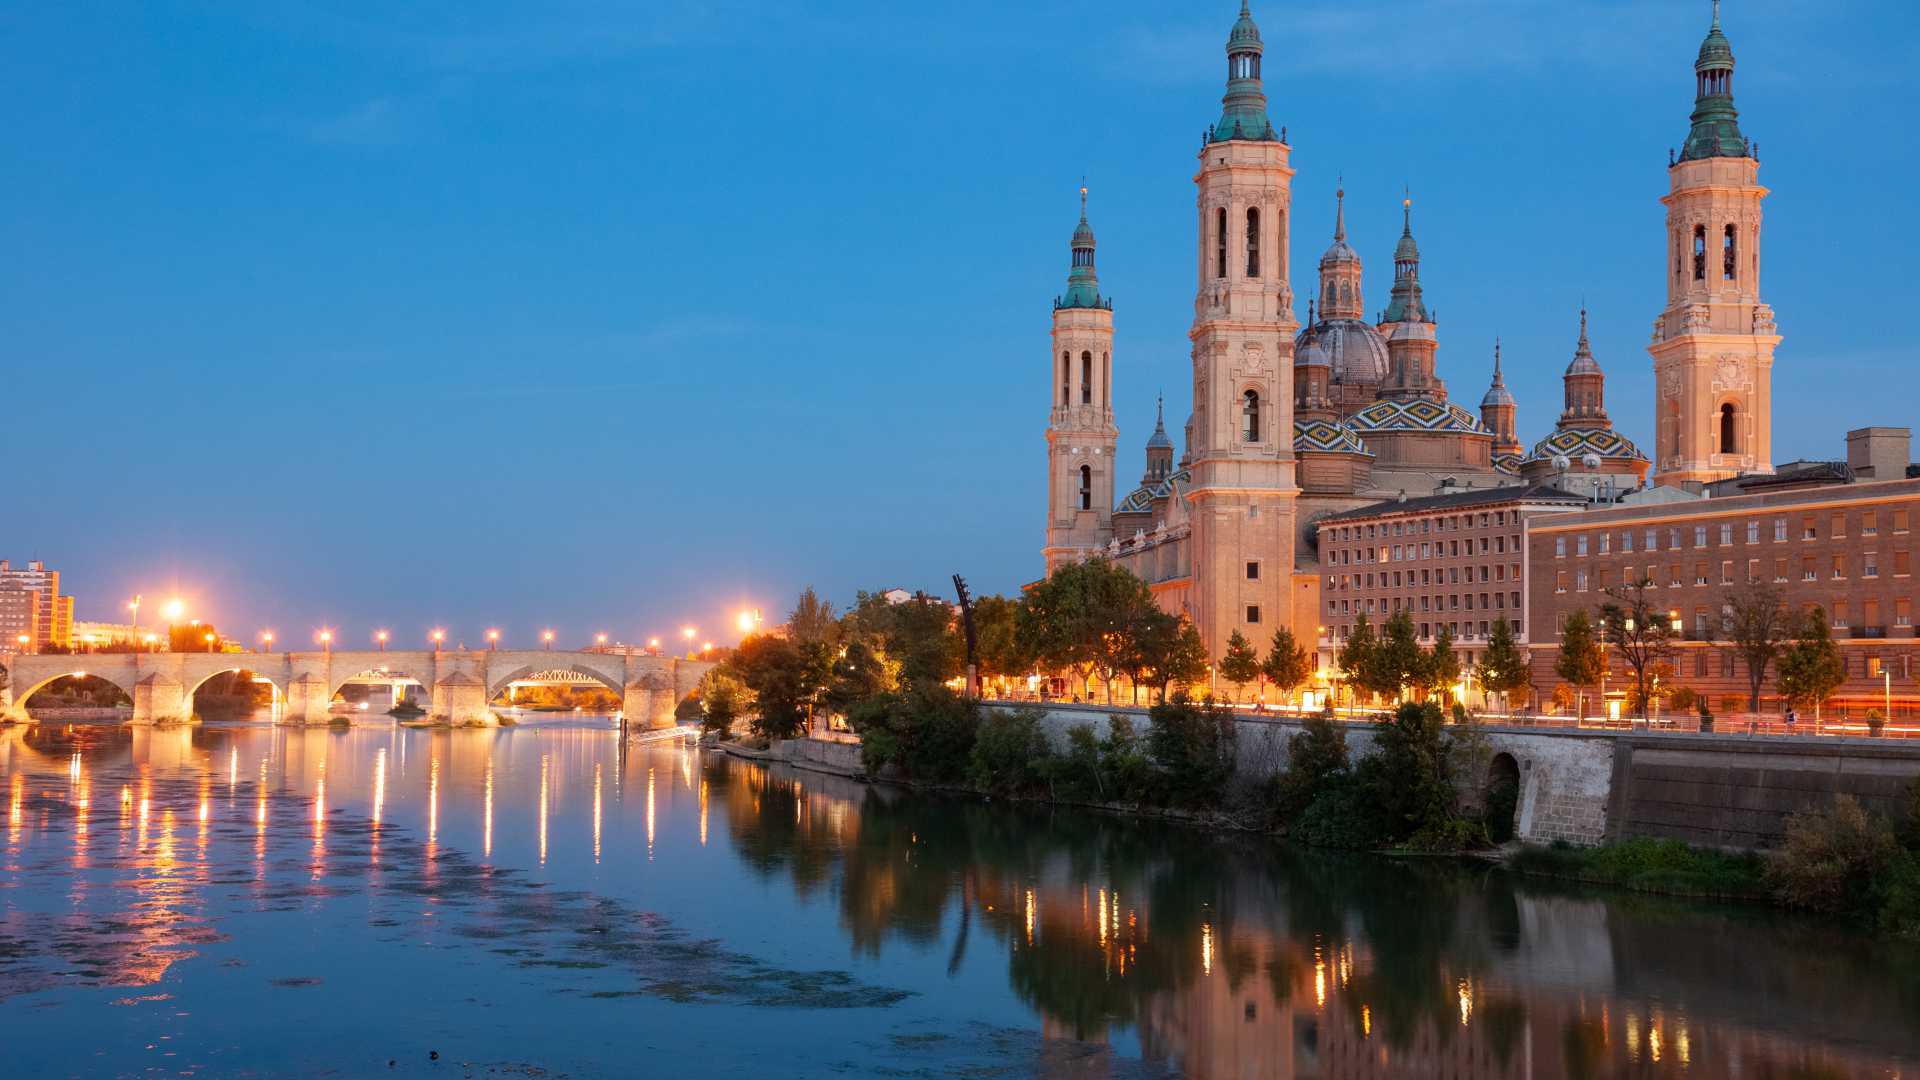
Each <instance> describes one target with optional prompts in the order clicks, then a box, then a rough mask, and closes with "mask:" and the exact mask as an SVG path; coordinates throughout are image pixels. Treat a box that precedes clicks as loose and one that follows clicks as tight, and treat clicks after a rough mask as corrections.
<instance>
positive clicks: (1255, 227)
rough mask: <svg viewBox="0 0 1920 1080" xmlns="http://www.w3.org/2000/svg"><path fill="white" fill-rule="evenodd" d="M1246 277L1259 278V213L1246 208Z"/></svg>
mask: <svg viewBox="0 0 1920 1080" xmlns="http://www.w3.org/2000/svg"><path fill="white" fill-rule="evenodd" d="M1247 276H1248V277H1250V278H1257V277H1259V276H1260V211H1259V210H1256V209H1254V208H1252V207H1248V208H1247Z"/></svg>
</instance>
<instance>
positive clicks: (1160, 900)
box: [0, 725, 1920, 1077]
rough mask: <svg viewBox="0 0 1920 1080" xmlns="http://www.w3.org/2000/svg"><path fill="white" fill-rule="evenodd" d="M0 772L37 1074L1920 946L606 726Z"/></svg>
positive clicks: (1006, 1028) (1830, 1047) (1059, 1025)
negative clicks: (786, 761) (666, 743)
mask: <svg viewBox="0 0 1920 1080" xmlns="http://www.w3.org/2000/svg"><path fill="white" fill-rule="evenodd" d="M0 770H4V772H5V773H6V786H5V791H6V793H7V830H6V837H7V844H6V849H5V852H4V856H3V858H0V866H4V869H5V874H4V876H3V877H0V1024H4V1025H5V1029H6V1030H7V1031H8V1033H9V1034H8V1043H9V1045H8V1050H9V1053H10V1055H11V1057H10V1060H13V1061H18V1062H21V1063H23V1064H24V1065H25V1066H27V1071H28V1072H32V1071H35V1070H36V1069H38V1070H39V1071H46V1070H51V1069H61V1070H65V1071H87V1072H106V1073H123V1072H135V1071H143V1070H147V1069H151V1068H168V1069H170V1070H178V1069H186V1068H198V1069H202V1070H210V1071H212V1072H214V1073H220V1072H225V1071H233V1070H237V1069H242V1068H253V1069H261V1070H265V1071H275V1070H279V1071H317V1070H321V1069H335V1070H339V1071H342V1072H345V1073H347V1074H350V1075H351V1074H359V1073H362V1072H366V1071H373V1070H375V1069H385V1068H386V1063H387V1061H388V1060H394V1061H395V1062H396V1066H395V1067H396V1069H398V1070H400V1071H407V1070H424V1069H425V1068H427V1067H428V1062H427V1058H426V1054H427V1051H428V1050H430V1049H434V1050H439V1051H441V1052H442V1053H443V1056H445V1057H446V1058H447V1059H448V1060H450V1061H460V1062H467V1063H477V1067H479V1068H482V1069H487V1068H492V1069H497V1070H502V1071H505V1070H509V1069H523V1068H535V1067H537V1068H546V1069H555V1070H560V1071H566V1072H570V1073H571V1074H573V1075H630V1074H632V1073H633V1072H634V1067H633V1063H634V1062H635V1061H637V1060H644V1061H645V1062H646V1063H647V1064H648V1066H649V1069H648V1071H652V1069H653V1068H658V1069H660V1070H661V1071H666V1070H667V1069H669V1068H672V1067H674V1066H676V1065H677V1066H678V1067H680V1068H681V1069H682V1070H683V1071H687V1070H690V1071H691V1074H707V1073H715V1072H727V1071H733V1070H739V1071H745V1072H754V1073H756V1074H758V1075H768V1074H777V1075H834V1074H846V1073H853V1074H859V1073H863V1072H867V1071H872V1070H878V1069H883V1068H885V1069H894V1070H899V1071H905V1072H909V1073H913V1074H916V1075H931V1076H944V1075H965V1074H972V1073H974V1072H977V1071H980V1070H999V1073H1000V1074H1001V1075H1028V1074H1034V1075H1062V1076H1075V1077H1079V1076H1157V1075H1171V1074H1179V1075H1185V1076H1193V1077H1239V1076H1280V1077H1289V1076H1298V1077H1311V1076H1334V1075H1354V1076H1432V1075H1442V1074H1444V1075H1460V1076H1515V1077H1518V1076H1539V1077H1561V1076H1565V1077H1581V1076H1612V1075H1625V1074H1631V1075H1687V1076H1703V1077H1721V1076H1767V1075H1804V1076H1855V1075H1859V1076H1895V1075H1898V1072H1897V1070H1899V1069H1901V1068H1902V1067H1904V1068H1905V1069H1906V1070H1907V1071H1906V1075H1907V1076H1909V1077H1911V1076H1913V1075H1915V1074H1914V1071H1913V1063H1914V1062H1915V1060H1916V1059H1920V1053H1917V1052H1916V1049H1917V1047H1916V1044H1917V1043H1920V1033H1917V1032H1916V1030H1915V1025H1914V1024H1913V1023H1912V1018H1913V1017H1914V1016H1915V1015H1920V956H1916V954H1915V953H1914V952H1913V951H1912V950H1907V949H1902V948H1898V947H1893V946H1889V945H1886V944H1885V943H1877V942H1871V941H1868V940H1866V939H1864V938H1862V937H1860V936H1858V935H1855V934H1852V933H1850V932H1845V931H1840V930H1836V929H1834V928H1831V927H1826V926H1822V925H1818V924H1813V923H1809V922H1805V921H1801V920H1793V919H1785V918H1781V917H1778V916H1776V915H1774V914H1772V913H1768V912H1760V911H1753V910H1741V909H1730V910H1717V909H1702V908H1699V907H1697V906H1689V905H1679V904H1668V903H1664V902H1661V901H1657V900H1650V899H1646V898H1632V899H1627V900H1619V899H1607V898H1597V897H1595V896H1592V895H1588V894H1583V893H1580V892H1577V891H1571V890H1566V889H1560V888H1556V887H1552V886H1542V885H1539V884H1535V883H1515V882H1513V881H1511V880H1509V879H1507V878H1506V877H1504V876H1502V875H1498V874H1493V875H1489V874H1487V873H1484V872H1476V871H1469V870H1464V869H1462V868H1459V867H1456V866H1453V865H1451V864H1439V863H1426V862H1420V863H1413V864H1409V865H1400V864H1396V863H1392V862H1389V861H1385V860H1378V859H1371V858H1356V857H1332V856H1325V855H1319V854H1314V853H1304V852H1299V851H1291V850H1288V849H1285V848H1282V847H1279V846H1277V845H1274V844H1272V843H1269V842H1267V841H1264V840H1255V839H1245V838H1226V839H1210V838H1206V837H1203V836H1200V835H1198V834H1195V833H1191V832H1184V831H1180V830H1175V829H1169V828H1162V827H1158V826H1153V825H1148V824H1142V823H1138V822H1131V821H1127V820H1124V819H1119V818H1112V817H1104V816H1097V815H1089V814H1082V813H1069V812H1050V811H1047V810H1044V809H1036V808H1023V807H1015V806H1006V805H1000V804H993V805H987V804H980V803H974V802H964V801H954V800H945V799H935V798H927V797H918V796H912V795H908V794H905V793H902V792H899V791H897V790H891V789H875V788H868V787H864V786H861V785H857V784H853V783H851V782H848V781H843V780H840V779H838V778H834V777H827V776H820V775H816V774H807V773H796V772H791V771H788V770H785V769H771V770H769V769H764V768H761V767H759V766H755V765H751V764H748V763H745V762H740V761H736V760H732V759H729V758H725V757H721V756H718V755H714V754H712V753H708V752H702V751H699V750H696V749H692V748H689V747H685V746H673V747H659V748H649V749H629V748H628V747H627V746H626V745H625V744H623V743H622V742H621V740H620V739H619V738H618V736H617V734H616V733H615V732H613V731H610V730H608V729H607V728H605V727H604V726H593V727H582V726H564V727H541V726H537V725H529V726H523V727H520V728H515V729H509V730H500V731H458V732H449V731H444V730H439V731H434V730H408V729H397V728H396V729H387V728H381V727H364V728H355V729H352V730H351V731H345V732H341V731H332V730H319V729H300V728H284V727H282V728H276V727H265V726H235V727H205V728H199V729H186V728H181V729H161V730H153V729H128V728H116V727H107V726H100V727H84V726H57V725H31V726H24V727H15V728H6V729H0ZM643 774H644V775H643ZM636 785H643V786H644V790H641V789H639V788H637V787H636ZM95 792H102V793H117V794H116V795H107V796H106V798H108V799H109V804H108V805H104V806H103V805H101V804H99V802H98V801H97V798H96V795H95ZM636 792H637V793H638V794H639V796H640V797H639V798H638V799H635V800H634V801H633V802H631V803H629V802H628V801H627V796H628V795H629V794H630V793H636ZM116 798H117V804H116V803H114V802H113V800H115V799H116ZM78 1047H87V1048H89V1049H88V1050H87V1051H86V1053H87V1054H90V1055H93V1056H87V1057H82V1056H77V1055H79V1054H80V1053H81V1051H79V1050H77V1049H76V1048H78ZM95 1047H97V1048H98V1049H97V1050H95V1049H93V1048H95Z"/></svg>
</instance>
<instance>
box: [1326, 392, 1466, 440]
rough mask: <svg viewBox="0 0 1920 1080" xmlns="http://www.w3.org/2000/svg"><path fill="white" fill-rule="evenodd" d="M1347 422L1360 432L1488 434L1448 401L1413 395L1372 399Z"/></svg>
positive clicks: (1365, 433)
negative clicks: (1405, 397)
mask: <svg viewBox="0 0 1920 1080" xmlns="http://www.w3.org/2000/svg"><path fill="white" fill-rule="evenodd" d="M1347 422H1348V423H1349V424H1351V425H1352V426H1353V429H1354V430H1355V431H1357V432H1359V433H1360V434H1361V435H1362V436H1365V435H1367V434H1368V433H1369V432H1374V431H1450V432H1459V433H1463V434H1468V435H1492V434H1493V432H1491V431H1488V430H1487V429H1486V427H1485V426H1483V425H1482V424H1481V423H1480V419H1479V418H1478V417H1476V416H1474V415H1473V414H1472V413H1470V412H1468V411H1467V410H1465V409H1463V408H1461V407H1460V406H1458V405H1455V404H1454V403H1453V402H1451V401H1436V400H1434V399H1433V398H1414V399H1413V400H1411V401H1376V402H1374V403H1373V404H1371V405H1369V406H1367V407H1366V408H1364V409H1361V410H1360V411H1359V412H1357V413H1354V414H1353V415H1352V416H1351V417H1349V418H1348V420H1347Z"/></svg>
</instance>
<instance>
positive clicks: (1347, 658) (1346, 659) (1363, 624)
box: [1335, 612, 1380, 696]
mask: <svg viewBox="0 0 1920 1080" xmlns="http://www.w3.org/2000/svg"><path fill="white" fill-rule="evenodd" d="M1379 647H1380V645H1379V641H1378V639H1376V638H1375V637H1374V634H1373V624H1372V623H1370V622H1368V621H1367V616H1366V614H1365V613H1364V612H1363V613H1361V614H1359V615H1356V616H1354V619H1353V629H1352V630H1351V631H1349V632H1348V634H1347V643H1346V644H1345V645H1342V646H1340V652H1339V653H1338V655H1337V656H1336V658H1335V659H1336V662H1337V663H1338V664H1339V665H1340V670H1341V671H1343V672H1345V673H1346V676H1347V682H1349V683H1351V684H1352V685H1353V688H1354V690H1355V691H1358V692H1370V691H1371V690H1372V687H1371V686H1370V685H1369V684H1368V682H1367V673H1368V672H1370V671H1372V670H1373V654H1374V651H1375V650H1376V649H1378V648H1379ZM1356 696H1358V695H1357V694H1356Z"/></svg>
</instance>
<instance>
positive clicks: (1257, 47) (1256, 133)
mask: <svg viewBox="0 0 1920 1080" xmlns="http://www.w3.org/2000/svg"><path fill="white" fill-rule="evenodd" d="M1265 51H1266V46H1264V45H1262V44H1261V43H1260V27H1259V26H1257V25H1256V24H1255V23H1254V21H1253V12H1251V11H1249V10H1248V8H1247V5H1246V2H1245V0H1242V2H1241V4H1240V18H1239V20H1238V21H1237V22H1235V23H1234V24H1233V30H1232V32H1230V33H1229V34H1228V35H1227V93H1226V96H1225V97H1223V98H1221V99H1220V104H1221V106H1222V109H1221V113H1220V122H1219V123H1218V124H1215V125H1214V126H1213V136H1212V141H1213V142H1228V141H1230V140H1234V139H1246V140H1250V141H1253V142H1277V141H1279V139H1280V136H1279V135H1277V134H1275V133H1274V130H1273V122H1272V121H1271V120H1268V119H1267V94H1266V91H1265V89H1263V88H1262V86H1261V82H1260V55H1261V54H1262V53H1263V52H1265Z"/></svg>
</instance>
